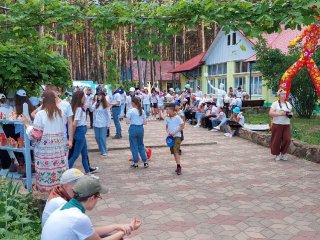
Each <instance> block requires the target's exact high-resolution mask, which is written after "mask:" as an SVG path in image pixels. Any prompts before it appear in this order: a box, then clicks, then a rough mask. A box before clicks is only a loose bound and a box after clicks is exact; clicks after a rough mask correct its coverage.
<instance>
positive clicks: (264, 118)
mask: <svg viewBox="0 0 320 240" xmlns="http://www.w3.org/2000/svg"><path fill="white" fill-rule="evenodd" d="M244 116H245V122H246V123H250V124H268V123H269V122H270V117H269V114H268V113H255V112H253V111H250V110H246V111H245V112H244ZM291 136H292V137H293V138H295V139H298V140H300V141H302V142H305V143H308V144H315V145H320V117H319V116H318V117H312V118H311V119H305V118H299V117H298V116H294V117H293V118H292V119H291Z"/></svg>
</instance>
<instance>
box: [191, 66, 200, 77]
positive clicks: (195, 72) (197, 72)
mask: <svg viewBox="0 0 320 240" xmlns="http://www.w3.org/2000/svg"><path fill="white" fill-rule="evenodd" d="M189 75H190V76H191V77H193V78H197V77H199V76H201V68H200V67H197V68H195V69H193V70H191V71H190V73H189Z"/></svg>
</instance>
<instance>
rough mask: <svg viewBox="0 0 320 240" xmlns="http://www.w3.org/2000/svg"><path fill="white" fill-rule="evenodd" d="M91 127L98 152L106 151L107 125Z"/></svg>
mask: <svg viewBox="0 0 320 240" xmlns="http://www.w3.org/2000/svg"><path fill="white" fill-rule="evenodd" d="M93 129H94V136H95V138H96V142H97V144H98V147H99V151H100V153H101V154H104V153H107V127H93Z"/></svg>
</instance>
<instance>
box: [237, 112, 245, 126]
mask: <svg viewBox="0 0 320 240" xmlns="http://www.w3.org/2000/svg"><path fill="white" fill-rule="evenodd" d="M238 117H239V124H240V125H241V126H243V125H244V116H243V115H242V112H240V113H239V114H238Z"/></svg>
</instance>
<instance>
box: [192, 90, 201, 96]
mask: <svg viewBox="0 0 320 240" xmlns="http://www.w3.org/2000/svg"><path fill="white" fill-rule="evenodd" d="M194 95H195V96H196V97H198V98H202V96H203V95H202V91H200V90H199V91H196V92H195V94H194Z"/></svg>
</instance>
